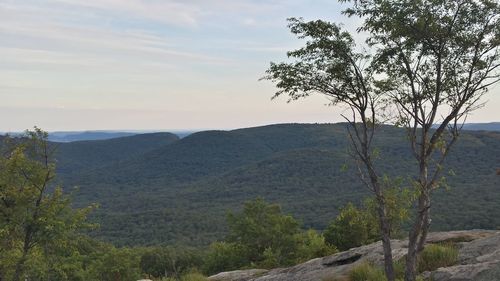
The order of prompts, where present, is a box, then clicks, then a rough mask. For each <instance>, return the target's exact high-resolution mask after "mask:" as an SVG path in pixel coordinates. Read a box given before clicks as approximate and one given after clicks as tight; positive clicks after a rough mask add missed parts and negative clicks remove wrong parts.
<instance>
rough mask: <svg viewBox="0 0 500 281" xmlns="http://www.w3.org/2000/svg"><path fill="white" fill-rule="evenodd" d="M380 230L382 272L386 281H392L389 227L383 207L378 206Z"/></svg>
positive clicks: (393, 277)
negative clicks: (382, 255)
mask: <svg viewBox="0 0 500 281" xmlns="http://www.w3.org/2000/svg"><path fill="white" fill-rule="evenodd" d="M378 209H379V218H380V230H381V234H382V248H383V250H384V270H385V276H386V277H387V280H388V281H394V280H395V279H396V276H395V274H394V264H393V260H392V246H391V226H390V224H389V222H388V220H387V215H386V211H385V206H379V208H378Z"/></svg>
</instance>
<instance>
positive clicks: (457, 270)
mask: <svg viewBox="0 0 500 281" xmlns="http://www.w3.org/2000/svg"><path fill="white" fill-rule="evenodd" d="M423 277H424V278H428V279H430V280H433V281H494V280H500V261H491V262H482V263H474V264H465V265H455V266H450V267H444V268H439V269H438V270H436V271H433V272H426V273H425V274H424V275H423Z"/></svg>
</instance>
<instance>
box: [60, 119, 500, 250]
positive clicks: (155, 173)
mask: <svg viewBox="0 0 500 281" xmlns="http://www.w3.org/2000/svg"><path fill="white" fill-rule="evenodd" d="M345 128H346V124H281V125H272V126H264V127H257V128H248V129H241V130H234V131H228V132H213V131H212V132H200V133H197V134H195V135H193V136H190V137H186V138H184V139H181V140H179V141H176V142H175V143H172V144H165V145H163V146H161V147H159V148H158V147H157V148H155V150H154V151H150V152H144V153H142V154H140V153H139V152H137V153H138V154H140V155H136V156H134V157H130V158H127V157H126V155H127V153H126V151H121V150H120V151H116V153H120V154H122V156H123V157H122V158H121V160H120V161H110V162H104V163H103V164H104V165H105V166H106V167H105V168H100V166H99V165H97V164H96V163H97V162H98V161H90V160H89V161H86V162H85V163H89V165H88V166H86V167H81V168H78V169H75V170H74V171H73V172H71V173H68V172H67V170H65V169H64V167H62V165H63V163H65V161H71V162H78V161H79V159H83V158H81V157H82V155H83V154H85V150H83V147H81V146H79V145H78V146H77V145H76V144H74V143H68V144H65V145H67V146H68V147H67V148H65V151H64V153H62V152H61V153H58V154H57V155H56V156H57V160H58V168H60V169H61V170H60V172H58V175H60V176H61V178H62V179H63V180H64V182H63V183H64V185H65V186H73V185H76V186H79V189H78V191H77V192H76V193H75V197H74V200H73V201H74V204H75V206H78V207H82V206H87V205H89V204H91V203H93V202H97V203H99V204H100V205H101V207H100V208H99V209H98V210H96V211H95V212H93V213H92V215H91V217H90V219H91V220H92V221H94V222H98V223H99V224H100V229H99V231H95V232H92V233H91V235H92V236H93V237H95V238H99V239H102V240H104V241H108V242H112V243H114V244H115V245H118V246H123V245H128V246H131V245H145V246H151V245H155V244H169V245H173V244H177V243H181V244H186V245H193V246H207V245H209V244H210V243H211V242H213V241H216V240H221V239H223V238H224V237H225V236H226V234H227V233H228V228H227V224H226V223H225V218H226V210H228V209H233V210H234V209H237V208H239V207H240V206H241V204H242V203H243V202H244V201H246V200H252V199H254V198H256V197H262V198H264V199H265V200H267V201H271V202H277V203H279V204H280V205H281V206H282V207H283V210H285V211H286V213H289V214H292V215H293V216H294V217H295V218H297V219H298V220H300V221H302V222H304V227H305V228H313V229H317V230H320V231H323V230H324V229H326V227H327V226H328V224H329V222H330V221H331V220H332V218H335V217H336V216H337V215H338V213H339V209H340V208H341V207H342V206H345V205H346V204H347V203H348V202H353V203H354V204H356V205H358V206H359V204H361V203H362V202H361V199H360V198H364V197H366V196H369V195H370V193H369V191H368V190H367V189H366V188H365V187H364V186H362V184H361V183H360V182H359V179H358V174H357V171H356V169H355V167H356V164H355V163H353V162H352V161H350V160H349V159H350V158H349V155H347V154H346V153H345V148H346V147H347V145H348V141H349V140H348V138H347V137H346V130H345ZM378 130H379V131H378V137H377V138H375V139H374V140H373V142H374V147H378V148H380V151H381V155H382V156H383V161H382V160H377V161H379V162H378V165H379V167H380V174H387V175H388V176H390V177H391V178H395V177H396V176H398V175H399V176H401V175H408V174H409V173H411V172H413V171H414V170H413V168H411V167H412V164H413V161H414V158H412V156H411V154H410V151H409V147H408V145H407V144H406V143H405V138H406V132H405V130H404V129H399V128H395V127H391V126H380V127H379V129H378ZM102 142H107V141H102ZM130 142H131V143H130V146H133V145H134V143H133V142H132V140H130ZM151 142H153V141H150V142H143V141H142V140H140V139H137V143H136V144H135V145H137V146H138V147H142V146H144V145H146V146H151V145H150V143H151ZM86 143H88V146H89V147H90V146H92V145H93V144H94V142H86ZM95 145H99V143H95ZM72 146H73V148H74V150H75V153H74V154H70V153H67V150H71V149H72V148H71V147H72ZM66 149H67V150H66ZM85 149H87V148H85ZM143 149H145V150H147V149H146V148H145V147H143ZM499 157H500V133H498V132H485V131H482V132H479V131H477V132H474V131H471V132H462V134H461V141H460V142H458V143H457V145H456V147H455V148H454V150H453V153H450V155H449V158H448V160H447V161H446V167H447V169H448V168H451V169H453V170H454V171H455V173H456V176H448V177H447V178H448V184H449V185H450V186H451V191H452V192H447V191H446V190H444V189H440V190H437V191H436V192H434V195H435V200H434V203H433V208H434V211H433V225H432V227H433V230H451V229H472V228H482V229H495V228H496V227H497V226H500V215H496V214H499V211H498V206H499V204H500V197H499V196H495V195H496V193H497V187H498V179H499V177H498V176H496V175H495V167H496V166H497V163H498V162H499V161H500V158H499ZM65 158H71V160H64V159H65ZM63 160H64V161H63ZM344 164H346V167H347V169H346V171H344V172H342V171H341V169H340V168H341V167H342V165H344ZM131 198H133V200H131Z"/></svg>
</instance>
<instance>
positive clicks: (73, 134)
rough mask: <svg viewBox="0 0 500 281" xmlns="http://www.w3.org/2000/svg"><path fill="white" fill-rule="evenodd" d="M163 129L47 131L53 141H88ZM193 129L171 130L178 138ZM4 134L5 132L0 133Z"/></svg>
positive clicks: (12, 133) (11, 133)
mask: <svg viewBox="0 0 500 281" xmlns="http://www.w3.org/2000/svg"><path fill="white" fill-rule="evenodd" d="M159 132H164V131H141V130H131V131H107V130H102V131H60V132H57V131H56V132H49V140H50V141H53V142H74V141H90V140H109V139H115V138H122V137H129V136H135V135H140V134H149V133H159ZM194 132H195V131H189V130H181V131H171V133H174V134H175V135H177V136H178V137H179V138H183V137H186V136H189V135H190V134H192V133H194ZM0 134H1V135H5V134H6V133H5V132H3V133H0ZM8 134H10V135H13V136H16V135H21V134H22V133H21V132H9V133H8Z"/></svg>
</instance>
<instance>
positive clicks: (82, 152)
mask: <svg viewBox="0 0 500 281" xmlns="http://www.w3.org/2000/svg"><path fill="white" fill-rule="evenodd" d="M177 140H179V137H177V136H176V135H174V134H172V133H149V134H140V135H132V136H126V137H119V138H113V139H108V140H88V141H75V142H68V143H56V144H55V145H56V153H57V154H56V158H57V160H58V161H57V167H58V173H60V174H62V175H65V176H66V177H67V176H68V175H69V174H71V173H74V172H81V171H82V170H85V169H97V168H99V167H103V166H106V165H108V164H110V163H117V164H119V163H120V161H122V160H124V159H129V158H133V157H134V156H137V155H142V154H145V153H147V152H149V151H152V150H155V149H156V148H158V147H162V146H165V145H168V144H171V143H173V142H176V141H177Z"/></svg>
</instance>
